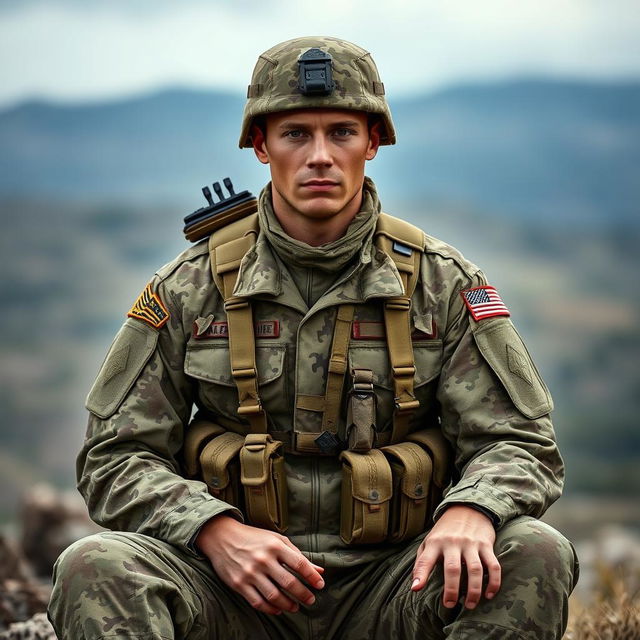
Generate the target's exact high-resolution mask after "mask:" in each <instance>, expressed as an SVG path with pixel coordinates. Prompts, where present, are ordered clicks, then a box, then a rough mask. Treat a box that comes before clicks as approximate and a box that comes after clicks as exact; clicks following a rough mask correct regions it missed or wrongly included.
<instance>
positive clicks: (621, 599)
mask: <svg viewBox="0 0 640 640" xmlns="http://www.w3.org/2000/svg"><path fill="white" fill-rule="evenodd" d="M597 573H598V581H597V584H596V589H595V593H594V594H593V602H589V603H585V602H582V601H580V600H579V599H578V598H577V597H572V598H571V600H570V606H569V626H568V627H567V632H566V634H565V635H564V640H640V594H639V592H638V590H637V586H636V585H637V584H638V580H639V579H640V571H638V569H637V568H636V569H633V570H631V571H629V570H627V571H625V570H623V569H612V568H611V567H607V566H605V565H602V566H598V567H597Z"/></svg>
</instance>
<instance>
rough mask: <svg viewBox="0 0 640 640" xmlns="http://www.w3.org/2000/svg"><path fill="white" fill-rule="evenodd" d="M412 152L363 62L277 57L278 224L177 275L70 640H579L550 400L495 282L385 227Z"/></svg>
mask: <svg viewBox="0 0 640 640" xmlns="http://www.w3.org/2000/svg"><path fill="white" fill-rule="evenodd" d="M394 143H395V130H394V125H393V122H392V119H391V115H390V112H389V109H388V106H387V103H386V101H385V97H384V86H383V84H382V82H381V81H380V78H379V76H378V72H377V69H376V67H375V64H374V62H373V60H372V59H371V56H370V55H369V53H367V52H366V51H364V50H362V49H361V48H359V47H357V46H355V45H353V44H351V43H349V42H345V41H343V40H338V39H336V38H328V37H326V38H325V37H322V38H318V37H314V38H299V39H295V40H290V41H288V42H284V43H281V44H279V45H276V46H275V47H273V48H272V49H270V50H268V51H267V52H265V53H264V54H262V55H261V56H260V58H259V60H258V63H257V65H256V67H255V70H254V73H253V77H252V80H251V84H250V86H249V91H248V100H247V104H246V108H245V113H244V119H243V126H242V132H241V137H240V146H241V147H252V148H253V150H254V152H255V154H256V156H257V158H258V160H259V161H260V162H262V163H264V164H268V165H269V169H270V172H271V183H270V184H268V185H267V186H266V187H265V188H264V190H263V191H262V193H261V194H260V197H259V201H258V207H257V214H252V215H247V216H245V217H241V218H240V219H239V220H236V221H231V222H228V223H226V224H224V225H222V226H221V225H220V224H218V226H219V227H220V228H217V229H213V230H212V233H211V235H210V238H209V239H208V240H202V241H200V242H198V243H197V244H195V245H194V246H193V247H192V248H190V249H188V250H187V251H185V252H184V253H183V254H182V255H180V256H179V257H178V258H177V259H176V260H174V261H173V262H171V263H170V264H168V265H166V266H165V267H163V268H162V269H160V270H159V271H158V272H157V273H156V275H155V276H154V278H153V279H152V281H151V282H150V284H149V285H148V286H147V288H146V289H145V291H144V292H143V294H142V295H141V296H140V298H139V299H138V300H137V301H136V303H135V304H134V306H133V308H132V309H131V311H130V312H129V318H128V319H127V321H126V322H125V324H124V326H123V328H122V329H121V331H120V333H119V334H118V335H117V337H116V339H115V341H114V343H113V345H112V347H111V349H110V351H109V354H108V356H107V358H106V360H105V362H104V364H103V366H102V369H101V371H100V373H99V375H98V378H97V380H96V382H95V384H94V386H93V388H92V390H91V392H90V393H89V397H88V400H87V408H88V410H89V412H90V416H89V426H88V431H87V436H86V441H85V445H84V447H83V449H82V452H81V454H80V456H79V458H78V466H77V472H78V477H79V488H80V491H81V492H82V494H83V495H84V497H85V499H86V500H87V504H88V506H89V509H90V512H91V515H92V517H93V518H94V519H95V520H96V521H97V522H98V523H100V524H102V525H104V526H105V527H107V528H109V529H111V531H110V532H105V533H102V534H98V535H95V536H90V537H88V538H85V539H83V540H80V541H79V542H77V543H75V544H74V545H72V546H71V547H70V548H69V549H67V550H66V551H65V552H64V553H63V555H62V556H61V557H60V559H59V560H58V563H57V565H56V570H55V576H54V581H55V585H54V590H53V595H52V599H51V605H50V616H51V619H52V621H53V624H54V627H55V628H56V630H57V633H58V635H59V637H60V638H73V639H74V640H76V639H80V638H87V639H89V640H96V639H98V638H106V637H114V638H115V637H117V638H145V639H154V640H155V639H161V638H189V639H194V640H195V639H200V638H245V637H246V638H249V637H250V638H344V639H356V638H390V637H394V638H427V637H429V638H430V637H434V638H435V637H438V638H440V637H443V638H444V637H446V638H500V639H502V640H504V639H511V638H513V639H514V640H515V639H516V638H517V639H519V640H522V639H524V638H527V639H531V640H534V639H535V640H545V639H551V638H560V637H561V636H562V634H563V631H564V629H565V626H566V618H567V599H568V597H569V594H570V593H571V590H572V589H573V586H574V584H575V580H576V579H577V561H576V558H575V555H574V552H573V548H572V546H571V545H570V543H569V542H568V541H567V540H566V539H564V538H563V537H562V536H561V535H560V534H559V533H558V532H556V531H554V530H553V529H552V528H551V527H549V526H548V525H546V524H544V523H542V522H540V521H539V520H538V519H537V518H539V517H540V516H541V515H542V514H543V513H544V511H545V510H546V509H547V507H548V506H549V505H550V504H551V503H552V502H553V501H554V500H555V499H557V498H558V496H559V495H560V492H561V486H562V480H563V473H564V472H563V463H562V459H561V457H560V454H559V452H558V449H557V447H556V443H555V438H554V433H553V428H552V425H551V421H550V419H549V412H550V411H551V409H552V403H551V398H550V395H549V392H548V390H547V388H546V386H545V385H544V383H543V381H542V380H541V378H540V376H539V374H538V372H537V370H536V368H535V366H534V364H533V363H532V361H531V358H530V356H529V354H528V352H527V350H526V348H525V346H524V344H523V343H522V340H521V339H520V337H519V336H518V334H517V333H516V331H515V329H514V328H513V325H512V324H511V321H510V319H509V311H508V309H507V307H506V306H505V304H504V303H503V302H502V300H501V298H500V296H499V294H498V293H497V291H496V290H495V288H493V287H491V286H490V285H489V284H488V283H487V280H486V279H485V276H484V275H483V273H482V272H481V271H480V270H479V269H478V268H477V267H475V266H474V265H473V264H471V263H470V262H468V261H467V260H465V259H464V258H463V257H462V256H461V255H460V253H458V252H457V251H456V250H455V249H453V248H452V247H450V246H449V245H447V244H445V243H443V242H441V241H439V240H437V239H435V238H433V237H431V236H428V235H426V234H424V233H423V232H422V231H420V230H418V229H416V228H415V227H412V226H411V225H409V224H407V223H405V222H402V221H400V220H398V219H396V218H393V217H391V216H387V215H385V214H383V213H381V206H380V202H379V199H378V195H377V192H376V189H375V186H374V184H373V182H372V181H371V180H370V179H368V178H366V177H365V175H364V168H365V163H366V161H367V160H372V159H373V158H374V157H375V156H376V153H377V152H378V148H379V146H380V145H387V144H394ZM214 227H215V225H214ZM194 406H195V408H197V410H198V413H197V414H196V416H195V418H194V419H193V420H191V416H192V409H193V408H194ZM443 490H444V495H443Z"/></svg>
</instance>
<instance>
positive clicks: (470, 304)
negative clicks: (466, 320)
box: [460, 285, 511, 322]
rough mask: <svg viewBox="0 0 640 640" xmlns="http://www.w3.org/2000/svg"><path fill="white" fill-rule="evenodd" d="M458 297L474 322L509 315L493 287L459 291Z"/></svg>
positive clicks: (487, 286)
mask: <svg viewBox="0 0 640 640" xmlns="http://www.w3.org/2000/svg"><path fill="white" fill-rule="evenodd" d="M460 295H461V296H462V299H463V300H464V303H465V304H466V305H467V308H468V309H469V311H470V312H471V315H472V317H473V319H474V320H475V321H476V322H477V321H478V320H484V319H485V318H493V317H494V316H510V315H511V314H510V313H509V309H507V307H506V305H505V304H504V302H502V298H501V297H500V294H499V293H498V292H497V291H496V289H495V287H491V286H489V285H486V286H484V287H474V288H473V289H466V290H465V291H461V292H460Z"/></svg>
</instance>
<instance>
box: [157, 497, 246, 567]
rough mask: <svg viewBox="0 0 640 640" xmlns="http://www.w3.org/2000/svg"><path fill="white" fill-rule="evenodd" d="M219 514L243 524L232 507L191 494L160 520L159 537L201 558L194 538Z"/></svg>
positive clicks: (236, 510) (235, 509)
mask: <svg viewBox="0 0 640 640" xmlns="http://www.w3.org/2000/svg"><path fill="white" fill-rule="evenodd" d="M221 513H226V514H227V515H230V516H233V517H234V518H236V519H237V520H239V521H240V522H244V518H243V516H242V512H241V511H240V510H239V509H237V508H236V507H234V506H233V505H230V504H229V503H227V502H223V501H222V500H218V499H217V498H214V497H213V496H211V495H209V494H207V493H195V494H192V495H190V496H189V497H188V498H187V499H186V500H184V501H183V502H181V503H180V504H179V505H178V506H177V507H176V508H175V509H173V510H171V511H170V512H169V513H167V515H166V516H165V517H164V518H163V519H162V525H161V527H160V531H159V533H160V536H159V537H161V538H162V539H163V540H165V541H166V542H168V543H169V544H173V545H175V546H176V547H179V548H180V549H183V550H184V551H186V552H187V553H189V554H190V555H192V556H195V557H197V558H202V557H203V555H202V554H201V553H200V552H199V551H198V550H197V549H196V547H195V544H194V543H195V539H196V536H197V535H198V532H199V531H200V529H201V527H202V526H203V525H204V524H205V523H206V522H208V521H209V520H211V518H213V517H215V516H218V515H220V514H221Z"/></svg>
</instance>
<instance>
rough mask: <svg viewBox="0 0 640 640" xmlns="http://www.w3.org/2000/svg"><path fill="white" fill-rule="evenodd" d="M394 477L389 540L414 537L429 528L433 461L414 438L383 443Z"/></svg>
mask: <svg viewBox="0 0 640 640" xmlns="http://www.w3.org/2000/svg"><path fill="white" fill-rule="evenodd" d="M381 451H382V452H383V453H384V454H385V455H386V456H387V459H388V461H389V465H390V466H391V474H392V477H393V498H392V499H391V513H390V516H389V536H388V538H387V539H388V540H389V542H400V541H402V540H409V539H411V538H414V537H415V536H417V535H418V534H419V533H422V532H423V531H425V530H426V528H427V517H428V516H429V515H430V514H429V512H428V507H429V499H428V498H429V494H430V493H431V489H432V475H433V465H432V461H431V458H430V457H429V455H428V454H427V452H426V451H425V450H424V449H423V448H422V447H421V446H420V445H419V444H415V443H414V442H401V443H399V444H393V445H389V446H387V447H382V449H381Z"/></svg>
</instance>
